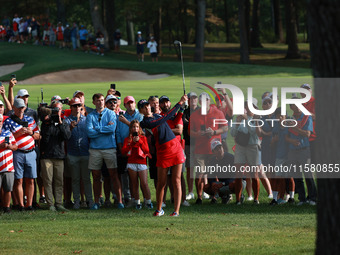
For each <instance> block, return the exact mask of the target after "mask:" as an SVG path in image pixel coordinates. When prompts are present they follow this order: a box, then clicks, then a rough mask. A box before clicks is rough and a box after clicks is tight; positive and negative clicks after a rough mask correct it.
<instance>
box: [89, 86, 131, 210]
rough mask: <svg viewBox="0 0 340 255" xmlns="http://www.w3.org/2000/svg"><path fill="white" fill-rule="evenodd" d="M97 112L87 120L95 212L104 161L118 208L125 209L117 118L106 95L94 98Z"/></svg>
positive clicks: (98, 95) (97, 204)
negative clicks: (105, 99) (119, 173)
mask: <svg viewBox="0 0 340 255" xmlns="http://www.w3.org/2000/svg"><path fill="white" fill-rule="evenodd" d="M92 100H93V104H94V105H95V106H96V110H95V111H93V112H91V113H90V114H89V115H88V116H87V118H86V128H87V135H88V137H89V138H90V149H89V153H90V156H89V169H90V170H91V171H92V176H93V191H94V198H95V204H94V206H93V207H92V209H94V210H98V209H99V197H100V191H101V171H100V170H101V168H102V165H103V160H104V161H105V163H106V166H107V168H108V170H109V173H110V177H111V181H112V183H113V187H114V190H115V193H116V196H117V200H118V208H124V204H123V203H122V195H121V193H122V191H121V184H120V181H119V177H118V172H117V157H116V147H117V145H116V137H115V131H116V126H117V117H116V114H115V113H114V112H112V111H111V110H109V109H107V108H105V107H104V106H105V102H104V95H103V94H100V93H97V94H94V95H93V97H92Z"/></svg>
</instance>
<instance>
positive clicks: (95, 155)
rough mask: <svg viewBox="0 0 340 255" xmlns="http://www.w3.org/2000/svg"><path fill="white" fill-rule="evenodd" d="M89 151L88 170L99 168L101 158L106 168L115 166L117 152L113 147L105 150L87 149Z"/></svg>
mask: <svg viewBox="0 0 340 255" xmlns="http://www.w3.org/2000/svg"><path fill="white" fill-rule="evenodd" d="M89 153H90V157H89V169H90V170H101V169H102V165H103V160H105V164H106V166H107V168H109V169H110V168H111V169H112V168H117V153H116V149H115V148H113V149H106V150H94V149H89Z"/></svg>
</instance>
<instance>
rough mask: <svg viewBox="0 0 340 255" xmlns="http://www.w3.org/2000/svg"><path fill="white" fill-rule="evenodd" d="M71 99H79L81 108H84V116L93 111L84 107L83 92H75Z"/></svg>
mask: <svg viewBox="0 0 340 255" xmlns="http://www.w3.org/2000/svg"><path fill="white" fill-rule="evenodd" d="M73 97H78V98H79V99H80V103H81V105H82V108H85V114H84V115H85V116H86V115H87V114H90V113H91V112H93V111H94V109H93V108H90V107H88V106H86V105H85V94H84V92H83V91H80V90H77V91H76V92H74V93H73Z"/></svg>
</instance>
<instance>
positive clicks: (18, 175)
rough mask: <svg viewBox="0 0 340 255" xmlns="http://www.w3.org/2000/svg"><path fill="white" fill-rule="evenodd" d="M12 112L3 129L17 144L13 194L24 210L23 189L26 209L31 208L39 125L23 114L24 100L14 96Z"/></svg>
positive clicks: (20, 208) (14, 155)
mask: <svg viewBox="0 0 340 255" xmlns="http://www.w3.org/2000/svg"><path fill="white" fill-rule="evenodd" d="M13 110H14V114H12V115H11V116H10V118H8V119H6V121H5V122H4V129H7V130H10V131H11V132H12V133H13V135H14V137H15V139H16V141H17V145H18V150H17V151H15V152H14V153H13V159H14V160H13V163H14V168H15V174H14V177H15V182H14V196H15V201H16V202H17V203H18V207H19V208H18V209H19V210H21V211H22V210H24V201H23V197H24V190H23V186H22V184H23V180H24V182H25V195H26V196H27V202H26V205H25V207H26V210H33V208H32V201H33V194H34V179H35V178H37V164H36V158H37V154H36V152H35V140H38V139H39V138H40V134H39V127H38V125H37V124H36V122H35V121H34V119H33V118H32V117H30V116H27V115H26V114H24V112H25V110H26V104H25V101H24V100H23V99H21V98H16V99H15V100H14V104H13Z"/></svg>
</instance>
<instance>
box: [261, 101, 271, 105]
mask: <svg viewBox="0 0 340 255" xmlns="http://www.w3.org/2000/svg"><path fill="white" fill-rule="evenodd" d="M267 104H272V102H270V101H265V102H263V105H267Z"/></svg>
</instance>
